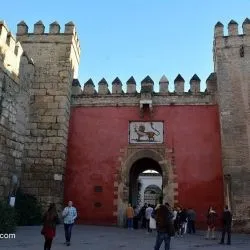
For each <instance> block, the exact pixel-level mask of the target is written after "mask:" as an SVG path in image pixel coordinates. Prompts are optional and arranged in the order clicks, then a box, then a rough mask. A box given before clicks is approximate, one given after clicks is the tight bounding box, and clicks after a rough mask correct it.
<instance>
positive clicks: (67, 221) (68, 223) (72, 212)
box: [62, 201, 77, 246]
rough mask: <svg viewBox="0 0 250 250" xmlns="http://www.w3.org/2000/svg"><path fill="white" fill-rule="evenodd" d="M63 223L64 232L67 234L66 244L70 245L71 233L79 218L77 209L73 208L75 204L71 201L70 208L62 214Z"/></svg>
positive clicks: (66, 208) (65, 209)
mask: <svg viewBox="0 0 250 250" xmlns="http://www.w3.org/2000/svg"><path fill="white" fill-rule="evenodd" d="M62 217H63V222H64V232H65V239H66V242H65V244H66V245H67V246H69V245H70V239H71V231H72V227H73V225H74V223H75V219H76V217H77V211H76V208H75V207H73V202H72V201H69V203H68V206H67V207H65V208H64V210H63V212H62Z"/></svg>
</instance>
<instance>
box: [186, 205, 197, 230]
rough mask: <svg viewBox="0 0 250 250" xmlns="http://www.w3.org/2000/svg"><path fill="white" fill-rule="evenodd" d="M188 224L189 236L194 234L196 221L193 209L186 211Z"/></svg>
mask: <svg viewBox="0 0 250 250" xmlns="http://www.w3.org/2000/svg"><path fill="white" fill-rule="evenodd" d="M187 217H188V224H187V231H188V233H189V234H192V233H193V234H195V232H196V230H195V221H196V213H195V211H194V209H193V208H189V209H188V210H187Z"/></svg>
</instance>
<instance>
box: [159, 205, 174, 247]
mask: <svg viewBox="0 0 250 250" xmlns="http://www.w3.org/2000/svg"><path fill="white" fill-rule="evenodd" d="M155 213H156V214H155V219H156V230H157V236H156V243H155V248H154V249H155V250H159V249H160V247H161V244H162V242H163V241H164V242H165V250H169V249H170V240H171V236H174V226H173V220H172V213H171V212H170V211H169V209H168V208H167V207H166V206H164V205H160V206H159V208H157V209H156V210H155Z"/></svg>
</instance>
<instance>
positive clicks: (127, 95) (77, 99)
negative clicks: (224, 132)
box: [71, 73, 217, 106]
mask: <svg viewBox="0 0 250 250" xmlns="http://www.w3.org/2000/svg"><path fill="white" fill-rule="evenodd" d="M200 82H201V80H200V78H199V77H198V76H197V75H196V74H194V75H193V77H192V78H191V79H190V81H189V90H188V91H187V92H185V91H184V87H185V80H184V79H183V77H182V76H181V75H180V74H179V75H178V76H177V77H176V78H175V80H174V83H173V84H174V91H172V92H171V91H169V81H168V79H167V77H166V76H165V75H163V76H162V77H161V79H160V81H159V91H158V92H155V91H154V81H153V80H152V79H151V77H150V76H146V77H145V78H144V79H143V80H142V81H141V83H140V87H141V89H140V92H137V91H136V85H137V84H136V81H135V79H134V77H130V78H129V79H128V81H127V82H126V85H127V88H126V91H123V90H122V82H121V80H120V79H119V78H118V77H116V78H115V79H114V80H113V81H112V82H111V83H110V84H109V83H108V82H107V81H106V79H105V78H102V79H101V80H100V81H99V82H98V83H97V86H98V89H97V90H96V87H95V84H94V82H93V80H92V79H89V80H88V81H87V82H85V83H84V85H83V90H82V89H81V84H80V82H79V81H78V80H77V79H74V80H73V82H72V97H73V98H72V103H71V104H72V105H73V106H75V105H76V106H78V105H80V106H81V105H82V106H99V105H100V106H106V105H107V106H109V105H111V106H112V105H116V106H117V105H118V106H134V105H138V103H139V101H140V99H141V98H144V96H146V99H147V98H152V100H153V102H154V103H155V104H159V105H165V104H166V105H174V104H176V105H184V104H195V105H196V104H203V105H204V104H214V103H215V102H216V101H215V98H214V97H215V95H214V94H215V93H216V91H217V78H216V73H211V74H210V76H209V77H208V78H207V80H206V89H205V91H203V92H201V91H200ZM109 86H112V91H110V90H109ZM150 96H151V97H150Z"/></svg>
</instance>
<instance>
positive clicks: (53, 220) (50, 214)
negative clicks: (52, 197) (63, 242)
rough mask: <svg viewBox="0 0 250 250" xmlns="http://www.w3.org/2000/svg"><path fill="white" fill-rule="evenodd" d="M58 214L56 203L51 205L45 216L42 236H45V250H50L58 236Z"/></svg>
mask: <svg viewBox="0 0 250 250" xmlns="http://www.w3.org/2000/svg"><path fill="white" fill-rule="evenodd" d="M57 221H58V214H57V212H56V206H55V204H54V203H52V204H50V206H49V209H48V211H47V212H46V213H45V214H44V216H43V228H42V231H41V234H42V235H43V236H44V240H45V241H44V250H50V249H51V246H52V241H53V238H54V237H55V235H56V224H57Z"/></svg>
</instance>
